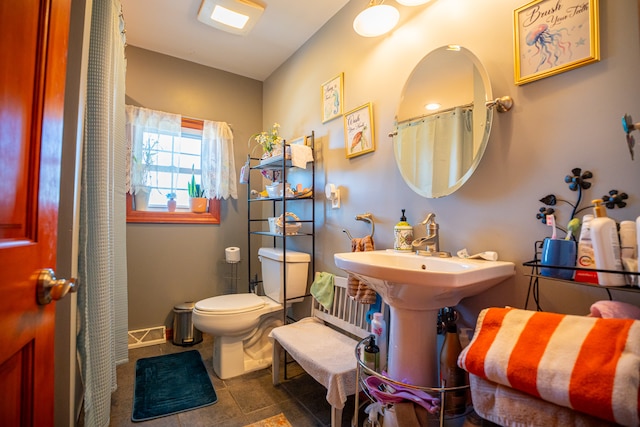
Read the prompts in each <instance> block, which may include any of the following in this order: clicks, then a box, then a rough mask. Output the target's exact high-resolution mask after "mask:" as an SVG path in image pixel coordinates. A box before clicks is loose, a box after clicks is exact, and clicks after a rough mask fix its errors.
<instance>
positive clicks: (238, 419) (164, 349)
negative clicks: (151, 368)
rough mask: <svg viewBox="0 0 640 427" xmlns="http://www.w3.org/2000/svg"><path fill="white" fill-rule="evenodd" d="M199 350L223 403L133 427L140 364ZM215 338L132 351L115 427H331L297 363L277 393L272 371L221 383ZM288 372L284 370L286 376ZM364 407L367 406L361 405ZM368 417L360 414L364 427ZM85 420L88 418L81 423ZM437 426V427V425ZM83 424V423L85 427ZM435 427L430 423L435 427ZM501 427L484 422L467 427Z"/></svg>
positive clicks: (121, 371) (115, 402) (319, 389)
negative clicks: (284, 426) (258, 426)
mask: <svg viewBox="0 0 640 427" xmlns="http://www.w3.org/2000/svg"><path fill="white" fill-rule="evenodd" d="M193 349H196V350H198V351H199V352H200V354H201V355H202V359H203V361H204V363H205V366H206V367H207V371H208V372H209V375H210V376H211V380H212V382H213V386H214V387H215V390H216V394H217V396H218V401H217V402H216V403H215V404H213V405H210V406H207V407H204V408H200V409H195V410H192V411H187V412H182V413H179V414H176V415H171V416H167V417H162V418H157V419H154V420H149V421H144V422H138V423H134V422H132V421H131V410H132V404H133V384H134V378H135V364H136V360H138V359H141V358H144V357H152V356H160V355H163V354H168V353H176V352H181V351H187V350H193ZM212 355H213V338H212V337H210V336H208V335H206V334H205V335H204V336H203V341H202V342H201V343H199V344H197V345H194V346H191V347H181V346H176V345H173V344H172V343H171V342H166V343H164V344H159V345H152V346H149V347H141V348H137V349H131V350H129V362H128V363H126V364H123V365H120V366H118V367H117V375H118V389H117V390H116V392H115V393H113V394H112V396H111V423H110V427H125V426H138V427H214V426H216V427H242V426H246V425H247V424H251V423H254V422H257V421H260V420H263V419H265V418H269V417H272V416H274V415H277V414H279V413H283V414H284V415H285V416H286V417H287V419H288V420H289V422H290V423H291V425H292V426H293V427H308V426H314V427H329V426H331V407H330V406H329V404H328V403H327V401H326V399H325V396H326V390H325V388H324V387H323V386H322V385H320V384H319V383H318V382H316V381H315V380H314V379H313V378H312V377H310V376H309V375H308V374H306V373H305V372H304V371H303V370H302V369H301V368H300V367H298V366H297V365H296V364H295V362H294V363H291V364H289V365H288V367H287V371H288V376H289V379H288V380H286V381H282V382H281V384H280V385H279V386H276V387H274V386H273V384H272V383H271V369H270V368H269V369H263V370H260V371H256V372H252V373H249V374H246V375H242V376H240V377H236V378H231V379H229V380H224V381H223V380H221V379H220V378H218V376H217V375H216V374H215V373H214V372H213V368H212ZM282 372H283V370H282V368H281V374H282ZM361 403H362V400H361ZM353 413H354V398H353V396H350V397H349V400H347V403H346V406H345V408H344V410H343V416H342V426H343V427H348V426H351V419H352V417H353ZM365 417H366V415H365V414H364V413H363V411H362V410H361V411H360V414H359V421H360V422H359V424H360V425H362V422H363V420H364V419H365ZM81 418H82V417H81ZM433 421H434V423H433V425H435V426H437V425H438V423H437V421H436V420H433ZM82 424H83V423H82V422H81V423H80V425H82ZM431 425H432V422H431V420H430V422H429V426H431ZM472 425H481V426H482V427H497V426H496V425H495V424H492V423H489V422H487V421H482V422H481V424H475V423H472V424H469V423H465V424H464V426H465V427H466V426H472Z"/></svg>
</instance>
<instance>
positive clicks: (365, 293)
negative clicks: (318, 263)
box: [347, 236, 376, 304]
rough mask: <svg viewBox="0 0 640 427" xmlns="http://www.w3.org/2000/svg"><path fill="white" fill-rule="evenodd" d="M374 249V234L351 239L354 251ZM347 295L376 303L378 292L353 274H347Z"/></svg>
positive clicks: (365, 301)
mask: <svg viewBox="0 0 640 427" xmlns="http://www.w3.org/2000/svg"><path fill="white" fill-rule="evenodd" d="M372 250H374V244H373V237H372V236H365V237H363V238H360V239H358V238H356V239H353V240H351V251H352V252H364V251H372ZM347 295H349V296H350V297H351V298H353V299H354V300H356V301H358V302H359V303H362V304H374V303H375V302H376V292H375V291H374V290H373V289H371V288H369V287H368V286H367V284H366V283H364V282H363V281H361V280H360V279H358V278H357V277H355V276H353V275H351V274H349V275H348V276H347Z"/></svg>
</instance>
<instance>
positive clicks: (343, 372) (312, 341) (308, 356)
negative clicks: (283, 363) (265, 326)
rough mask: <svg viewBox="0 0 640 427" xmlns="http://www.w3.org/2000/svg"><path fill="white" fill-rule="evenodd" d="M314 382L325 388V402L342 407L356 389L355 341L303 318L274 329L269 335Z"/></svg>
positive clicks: (309, 318) (313, 319) (312, 319)
mask: <svg viewBox="0 0 640 427" xmlns="http://www.w3.org/2000/svg"><path fill="white" fill-rule="evenodd" d="M269 337H270V338H273V339H275V340H277V341H278V342H279V343H280V345H281V346H282V347H283V348H284V349H285V350H286V351H287V352H288V353H289V354H290V355H291V357H293V358H294V359H295V360H296V361H297V362H298V364H299V365H300V366H301V367H302V368H303V369H304V370H305V371H306V372H307V373H308V374H309V375H311V376H312V377H313V378H315V380H316V381H318V382H319V383H320V384H322V385H323V386H325V387H326V388H327V402H329V403H330V404H331V405H332V406H334V407H336V408H338V409H342V408H344V404H345V402H346V401H347V396H350V395H352V394H355V392H356V366H357V363H358V362H357V360H356V356H355V349H356V346H357V345H358V342H357V341H356V340H354V339H351V338H349V337H348V336H346V335H344V334H341V333H340V332H337V331H335V330H334V329H331V328H329V327H328V326H325V325H324V323H323V322H322V320H319V319H317V318H315V317H306V318H304V319H301V320H299V321H297V322H295V323H291V324H288V325H284V326H280V327H277V328H274V329H273V330H272V331H271V333H270V334H269Z"/></svg>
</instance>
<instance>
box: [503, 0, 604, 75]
mask: <svg viewBox="0 0 640 427" xmlns="http://www.w3.org/2000/svg"><path fill="white" fill-rule="evenodd" d="M598 1H599V0H534V1H532V2H530V3H528V4H526V5H524V6H522V7H520V8H518V9H516V10H515V11H514V13H513V19H514V40H513V46H514V63H515V70H514V71H515V83H516V84H517V85H522V84H525V83H530V82H532V81H534V80H539V79H543V78H545V77H549V76H553V75H555V74H559V73H563V72H565V71H569V70H572V69H574V68H577V67H581V66H583V65H587V64H590V63H592V62H597V61H599V60H600V35H599V25H598V6H599V5H598Z"/></svg>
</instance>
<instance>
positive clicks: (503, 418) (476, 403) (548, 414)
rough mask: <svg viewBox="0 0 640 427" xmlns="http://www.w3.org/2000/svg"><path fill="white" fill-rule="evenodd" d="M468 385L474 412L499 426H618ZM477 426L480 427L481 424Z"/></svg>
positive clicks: (507, 390) (475, 380)
mask: <svg viewBox="0 0 640 427" xmlns="http://www.w3.org/2000/svg"><path fill="white" fill-rule="evenodd" d="M469 385H470V387H471V396H472V398H473V410H474V411H475V412H476V413H477V414H478V415H479V416H481V417H482V418H484V419H485V420H488V421H491V422H493V423H495V424H498V425H500V426H505V427H540V426H544V427H567V426H573V427H578V426H579V427H615V426H617V425H618V424H616V423H612V422H607V421H605V420H603V419H602V418H597V417H594V416H591V415H587V414H583V413H582V412H578V411H574V410H573V409H569V408H566V407H564V406H559V405H556V404H554V403H551V402H547V401H545V400H542V399H538V398H536V397H533V396H530V395H528V394H527V393H524V392H521V391H519V390H516V389H513V388H511V387H507V386H504V385H502V384H497V383H494V382H493V381H488V380H485V379H482V378H480V377H477V376H475V375H473V374H471V375H469ZM472 425H473V424H472ZM477 425H480V422H478V423H477ZM465 426H466V424H465ZM385 427H386V425H385Z"/></svg>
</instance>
